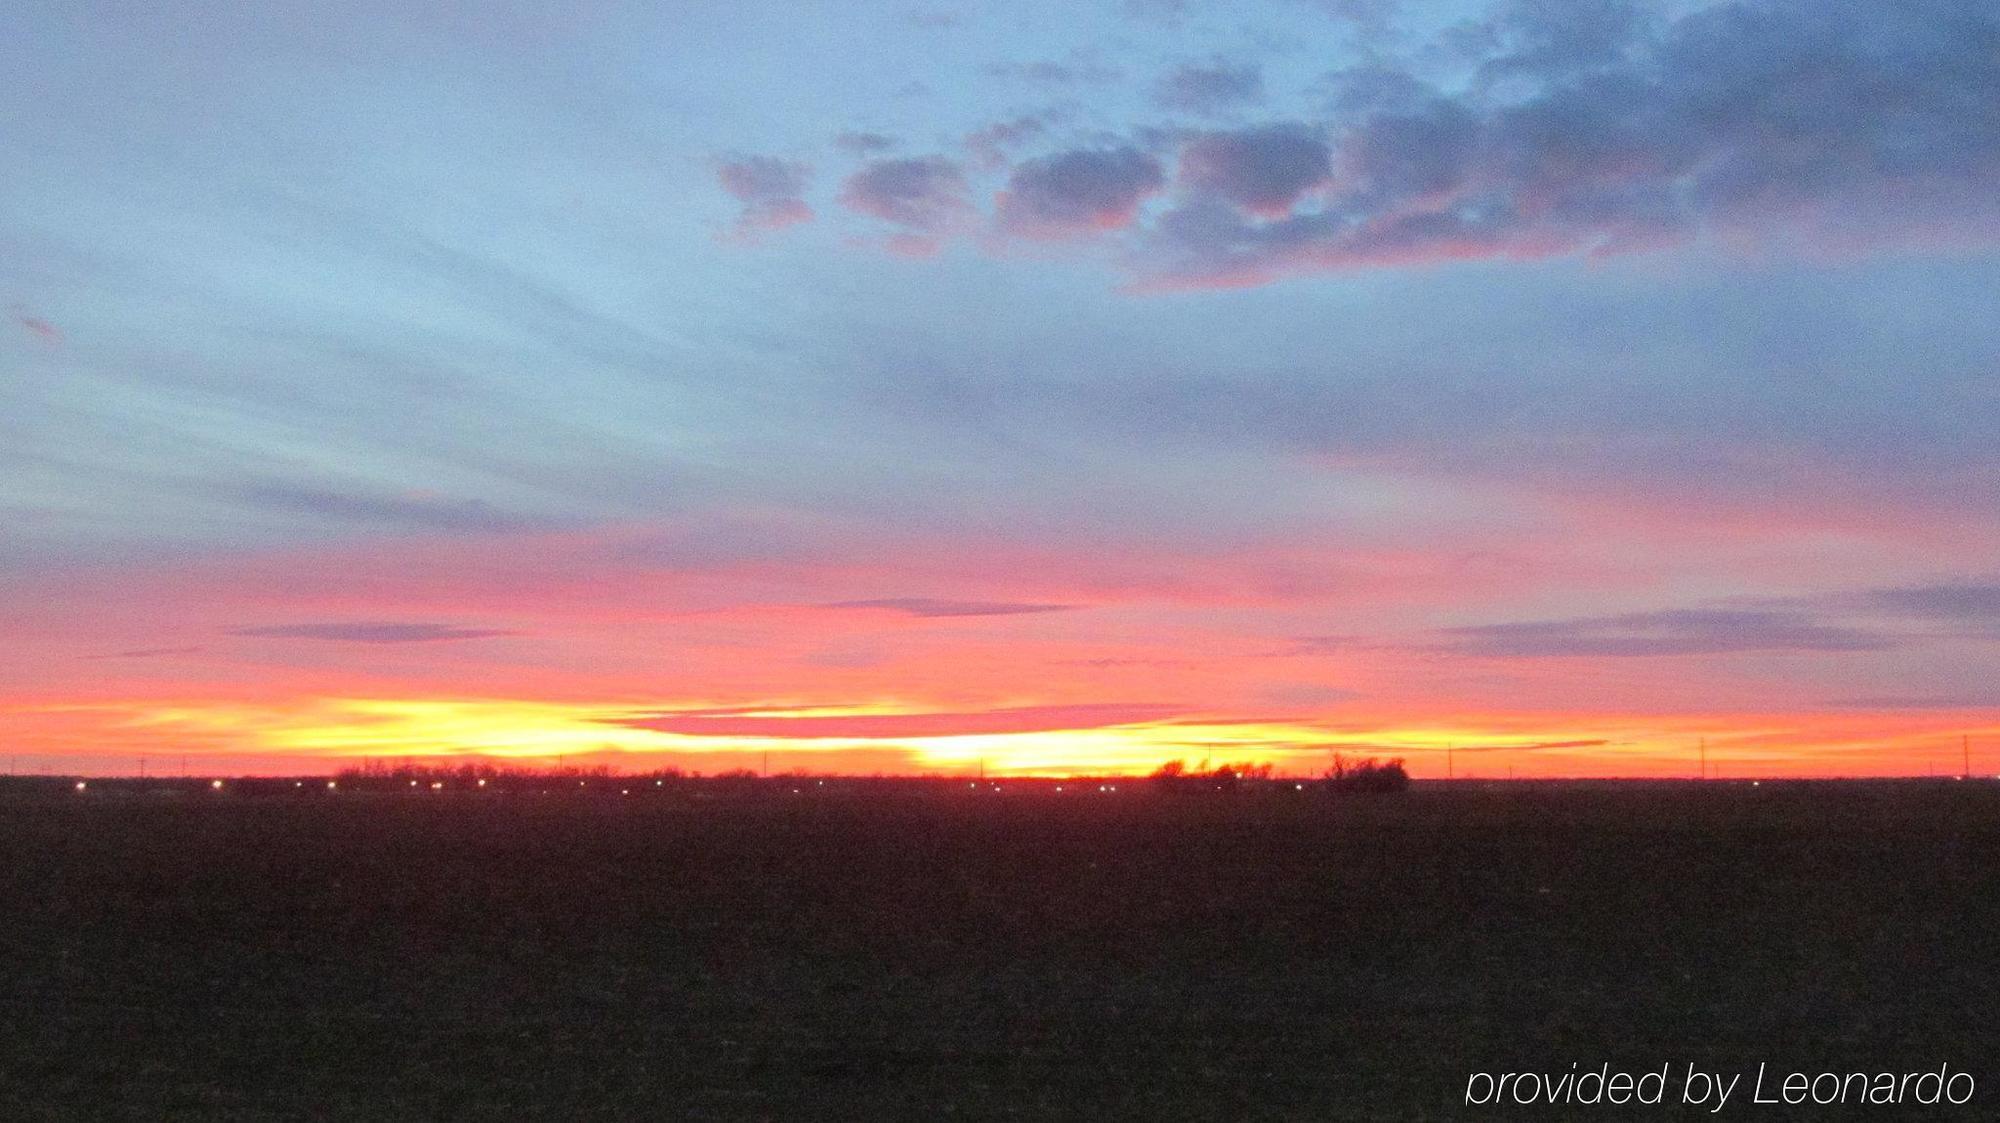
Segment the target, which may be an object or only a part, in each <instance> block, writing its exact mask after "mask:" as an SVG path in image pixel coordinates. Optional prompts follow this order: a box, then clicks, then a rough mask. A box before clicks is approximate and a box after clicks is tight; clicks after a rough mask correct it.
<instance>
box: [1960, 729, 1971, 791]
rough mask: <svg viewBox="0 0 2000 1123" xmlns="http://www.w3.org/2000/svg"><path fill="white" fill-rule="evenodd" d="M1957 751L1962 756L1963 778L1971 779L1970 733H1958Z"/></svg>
mask: <svg viewBox="0 0 2000 1123" xmlns="http://www.w3.org/2000/svg"><path fill="white" fill-rule="evenodd" d="M1958 751H1959V752H1960V753H1961V754H1962V755H1963V758H1964V759H1963V763H1964V766H1965V773H1964V775H1965V778H1966V779H1968V780H1970V779H1972V734H1970V733H1962V734H1960V735H1959V741H1958Z"/></svg>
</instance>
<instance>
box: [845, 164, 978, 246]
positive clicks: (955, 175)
mask: <svg viewBox="0 0 2000 1123" xmlns="http://www.w3.org/2000/svg"><path fill="white" fill-rule="evenodd" d="M840 202H841V205H842V206H845V207H846V208H847V209H849V210H852V211H857V212H859V213H861V214H865V215H869V216H871V217H874V218H878V219H881V220H882V221H884V222H888V223H893V224H895V225H897V226H900V227H902V228H903V229H904V230H905V231H906V232H908V233H910V234H916V235H938V234H943V233H946V232H948V231H950V230H951V229H952V227H954V226H955V225H957V224H958V223H960V222H961V221H963V219H964V218H965V216H966V215H968V214H969V213H970V212H971V211H972V196H971V189H970V186H969V185H968V183H967V182H966V178H965V170H964V169H963V168H961V167H960V166H959V165H958V163H957V162H956V161H954V160H949V159H946V158H945V157H942V156H919V157H908V158H903V159H893V160H875V161H871V162H870V163H868V164H866V165H864V166H863V167H862V168H861V170H860V171H857V172H855V173H854V174H853V175H851V176H849V177H848V178H847V182H846V183H845V184H844V185H842V187H841V191H840Z"/></svg>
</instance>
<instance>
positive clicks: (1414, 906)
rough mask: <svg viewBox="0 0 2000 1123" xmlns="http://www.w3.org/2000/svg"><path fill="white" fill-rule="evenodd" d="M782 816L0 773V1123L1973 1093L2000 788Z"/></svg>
mask: <svg viewBox="0 0 2000 1123" xmlns="http://www.w3.org/2000/svg"><path fill="white" fill-rule="evenodd" d="M786 796H787V798H777V797H772V796H769V795H765V796H739V797H735V798H696V797H675V798H664V797H663V798H653V799H640V798H637V797H632V798H620V797H617V796H615V795H611V794H608V793H607V794H604V795H599V794H596V793H592V794H588V795H585V794H576V793H570V794H555V795H544V796H537V795H534V794H532V793H528V794H523V793H507V794H504V795H500V794H488V793H478V794H474V793H470V792H468V793H464V794H462V795H454V794H452V793H449V792H447V793H443V794H441V795H435V796H428V795H418V794H415V793H411V794H408V795H401V796H398V795H391V794H380V793H378V794H373V795H370V794H365V793H355V794H352V795H348V796H345V797H343V798H339V799H335V798H331V797H319V798H313V797H311V796H310V793H306V794H305V795H302V796H300V797H297V798H286V797H285V796H283V795H282V794H276V795H273V794H266V795H263V796H258V795H252V794H236V795H233V794H230V793H221V794H216V796H215V798H205V797H203V796H201V795H199V794H194V793H183V794H182V795H179V796H164V795H160V794H158V793H155V794H154V795H152V796H147V795H144V794H139V793H133V794H129V795H119V794H117V793H109V794H101V793H100V792H99V791H96V790H93V792H92V793H90V794H88V795H79V794H77V793H73V792H65V791H62V790H59V789H57V788H55V787H54V786H52V785H51V786H49V787H46V788H42V789H38V790H32V791H24V790H20V789H19V788H18V787H17V788H15V789H11V790H9V791H0V1118H6V1119H16V1118H26V1119H34V1118H121V1117H127V1118H159V1117H173V1116H178V1117H184V1118H232V1117H242V1118H267V1117H318V1118H328V1117H332V1118H367V1119H402V1118H504V1117H510V1116H511V1117H522V1118H607V1117H621V1118H659V1119H665V1118H760V1117H768V1118H782V1119H797V1118H806V1119H813V1118H850V1119H883V1118H950V1117H961V1118H964V1117H971V1118H1008V1117H1019V1118H1086V1119H1091V1118H1152V1119H1186V1118H1196V1119H1209V1118H1212V1119H1243V1118H1297V1119H1349V1118H1351V1119H1421V1118H1460V1117H1487V1116H1500V1115H1502V1114H1503V1113H1502V1112H1500V1111H1499V1110H1497V1109H1494V1108H1484V1109H1480V1108H1465V1107H1463V1106H1461V1100H1462V1097H1463V1095H1464V1092H1465V1086H1466V1080H1467V1074H1468V1072H1469V1071H1472V1070H1496V1069H1498V1070H1509V1069H1524V1068H1525V1069H1540V1070H1548V1069H1559V1070H1560V1069H1566V1068H1567V1066H1568V1065H1569V1063H1570V1062H1572V1061H1577V1062H1582V1064H1583V1066H1584V1067H1595V1066H1597V1065H1599V1064H1601V1063H1604V1062H1607V1061H1608V1062H1611V1063H1612V1064H1613V1065H1614V1067H1619V1066H1623V1067H1628V1068H1633V1069H1647V1068H1650V1069H1654V1070H1657V1069H1658V1068H1659V1066H1660V1065H1661V1064H1662V1063H1665V1062H1673V1063H1674V1064H1675V1065H1677V1066H1679V1065H1683V1064H1685V1063H1686V1062H1688V1061H1696V1062H1701V1063H1703V1064H1705V1065H1706V1066H1708V1067H1713V1068H1718V1069H1725V1070H1731V1071H1735V1070H1742V1069H1754V1068H1755V1066H1756V1064H1757V1063H1758V1062H1760V1061H1768V1062H1770V1063H1771V1064H1772V1065H1773V1066H1774V1067H1783V1068H1785V1069H1787V1070H1789V1069H1793V1068H1797V1069H1803V1070H1805V1071H1809V1072H1817V1071H1822V1070H1841V1071H1845V1070H1849V1069H1856V1068H1859V1069H1865V1070H1867V1071H1871V1072H1873V1071H1880V1070H1884V1069H1890V1070H1903V1069H1921V1068H1929V1069H1933V1070H1934V1069H1935V1068H1936V1067H1937V1066H1938V1065H1939V1064H1940V1063H1947V1062H1948V1063H1950V1064H1952V1065H1953V1066H1954V1067H1955V1068H1956V1069H1959V1070H1969V1071H1970V1072H1972V1073H1973V1074H1975V1075H1976V1076H1977V1078H1978V1094H1977V1097H1976V1098H1975V1099H1974V1101H1973V1103H1972V1104H1971V1105H1969V1106H1968V1107H1966V1108H1960V1109H1957V1114H1956V1116H1955V1117H1958V1118H1990V1117H1993V1115H1994V1113H1995V1112H1996V1109H2000V962H1996V956H2000V785H1995V784H1977V783H1974V784H1957V783H1934V784H1922V783H1909V784H1880V785H1861V784H1856V785H1830V784H1829V785H1770V784H1766V785H1764V786H1762V787H1757V788H1752V787H1749V786H1747V785H1735V784H1731V785H1709V786H1703V787H1697V786H1695V785H1682V786H1633V787H1630V788H1607V787H1601V786H1600V787H1578V788H1561V787H1541V786H1531V785H1525V784H1524V785H1519V786H1513V785H1507V786H1494V787H1486V788H1482V787H1479V786H1475V785H1468V786H1465V787H1460V788H1456V789H1441V788H1437V787H1429V786H1424V785H1419V786H1418V787H1417V788H1416V789H1415V790H1412V791H1411V792H1409V793H1407V794H1403V795H1393V796H1377V797H1370V796H1347V797H1325V798H1289V799H1287V798H1278V797H1275V796H1271V795H1254V794H1241V793H1236V794H1225V795H1222V796H1216V797H1189V796H1185V795H1183V796H1174V797H1167V796H1162V795H1159V794H1158V793H1156V792H1151V791H1141V790H1131V791H1127V792H1121V793H1118V794H1116V795H1108V796H1104V797H1102V798H1098V797H1096V796H1092V797H1089V798H1078V797H1077V796H1076V795H1075V793H1074V792H1073V791H1072V792H1071V793H1068V794H1066V795H1064V796H1061V797H1057V796H1054V795H1053V794H1051V793H1049V792H1046V791H1044V792H1042V793H1040V794H1033V793H1027V792H1018V793H1002V794H998V795H994V794H991V793H987V794H986V795H984V796H980V797H974V796H972V795H970V794H959V795H945V794H938V793H932V794H929V795H925V794H921V793H918V794H907V793H906V794H903V795H880V794H878V795H875V796H862V795H847V796H833V795H816V794H811V793H808V794H806V795H802V796H800V797H797V798H789V793H788V792H787V793H786ZM1745 1095H1747V1093H1745ZM1551 1114H1562V1113H1560V1112H1554V1113H1552V1112H1548V1111H1544V1112H1542V1113H1541V1116H1544V1117H1546V1116H1549V1115H1551ZM1570 1114H1572V1115H1573V1116H1574V1117H1578V1118H1596V1119H1603V1118H1619V1117H1629V1116H1628V1115H1621V1113H1620V1112H1619V1111H1618V1110H1617V1109H1613V1108H1607V1107H1596V1108H1577V1109H1572V1110H1571V1112H1570ZM1639 1114H1640V1115H1641V1116H1643V1117H1649V1118H1672V1117H1679V1116H1680V1115H1681V1114H1682V1113H1681V1112H1680V1111H1679V1110H1678V1109H1673V1108H1662V1109H1653V1110H1650V1111H1645V1112H1641V1113H1639ZM1744 1114H1749V1115H1751V1116H1753V1117H1759V1118H1783V1117H1785V1116H1784V1113H1783V1110H1782V1109H1772V1108H1762V1109H1758V1108H1754V1107H1751V1106H1749V1105H1747V1104H1746V1105H1742V1106H1741V1107H1740V1108H1739V1107H1732V1108H1731V1109H1729V1111H1728V1112H1727V1116H1726V1117H1741V1116H1742V1115H1744ZM1827 1114H1839V1113H1838V1112H1832V1113H1827ZM1858 1114H1863V1115H1867V1116H1868V1117H1871V1118H1906V1117H1910V1116H1911V1115H1912V1114H1913V1113H1912V1112H1910V1111H1909V1110H1908V1109H1907V1108H1905V1109H1896V1108H1874V1109H1864V1110H1863V1111H1862V1112H1860V1113H1858ZM1821 1117H1825V1116H1824V1115H1823V1116H1821Z"/></svg>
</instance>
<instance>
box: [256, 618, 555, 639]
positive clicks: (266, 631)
mask: <svg viewBox="0 0 2000 1123" xmlns="http://www.w3.org/2000/svg"><path fill="white" fill-rule="evenodd" d="M229 634H230V635H233V636H254V637H257V638H260V639H310V640H330V641H333V642H336V643H438V642H441V641H446V640H467V639H491V638H494V637H496V636H513V635H519V634H520V633H519V632H511V631H506V630H503V629H499V628H464V627H459V626H457V625H453V624H431V623H410V622H403V621H394V620H355V621H331V622H325V623H311V624H266V625H260V626H258V627H254V628H237V629H235V630H233V631H231V632H230V633H229Z"/></svg>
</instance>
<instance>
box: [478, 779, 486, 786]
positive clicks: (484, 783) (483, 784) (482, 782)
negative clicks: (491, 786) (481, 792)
mask: <svg viewBox="0 0 2000 1123" xmlns="http://www.w3.org/2000/svg"><path fill="white" fill-rule="evenodd" d="M479 786H480V787H482V788H483V787H485V786H486V781H484V780H481V781H479Z"/></svg>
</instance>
